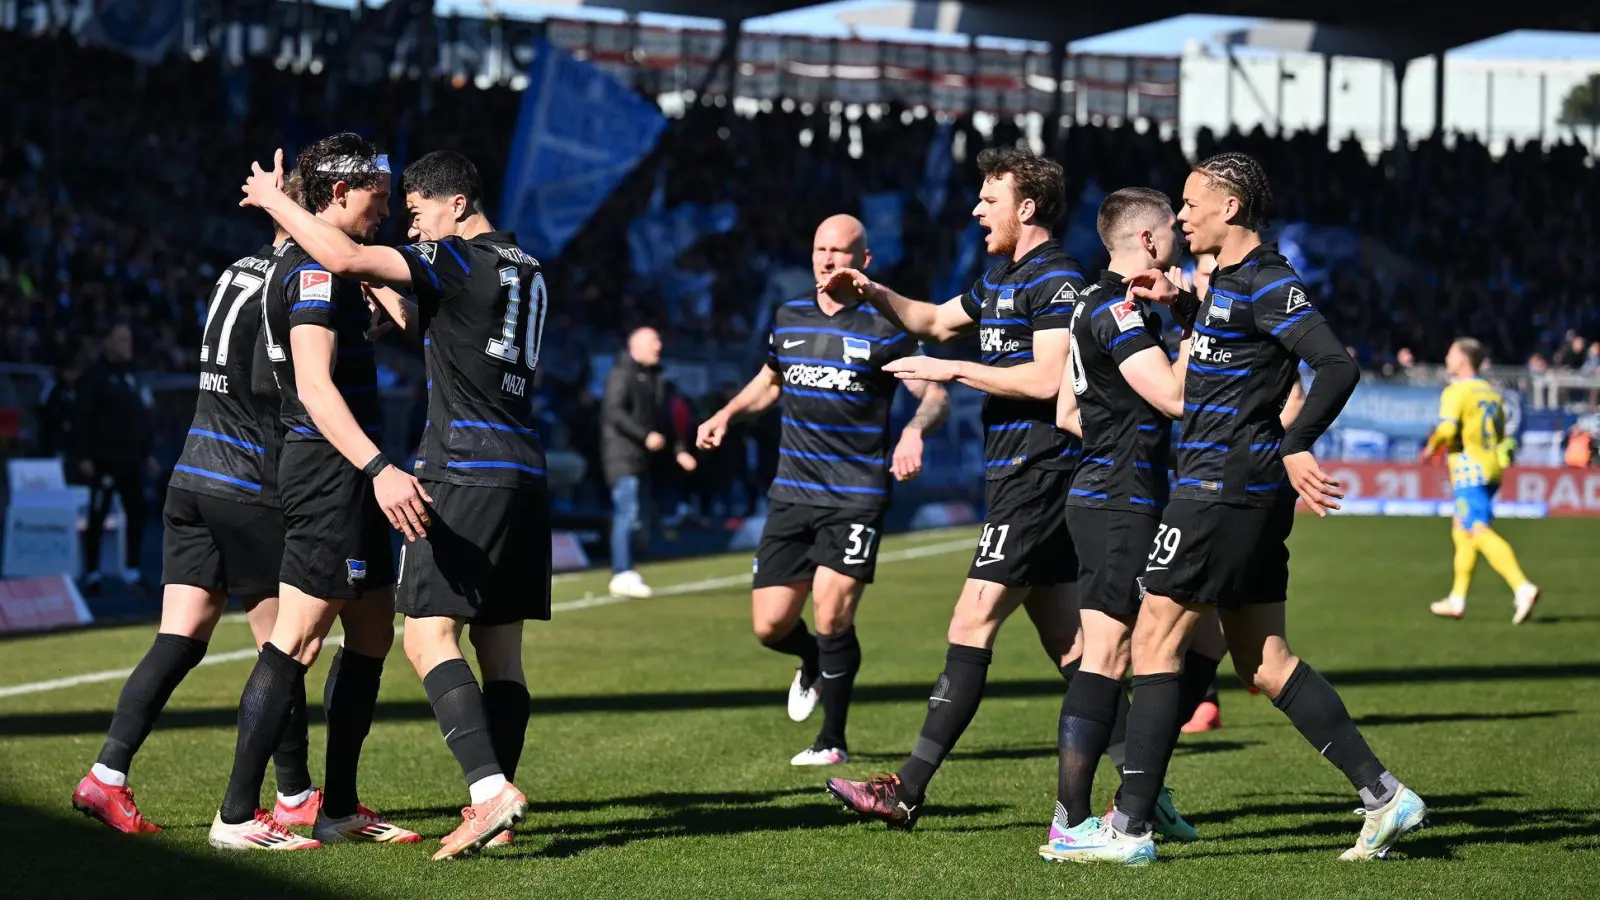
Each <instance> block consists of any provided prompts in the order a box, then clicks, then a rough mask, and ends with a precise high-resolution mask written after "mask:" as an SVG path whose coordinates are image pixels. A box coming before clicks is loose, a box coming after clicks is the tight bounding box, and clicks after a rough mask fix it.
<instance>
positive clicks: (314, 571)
mask: <svg viewBox="0 0 1600 900" xmlns="http://www.w3.org/2000/svg"><path fill="white" fill-rule="evenodd" d="M278 493H279V496H280V497H282V499H283V521H284V540H283V566H282V568H281V569H280V570H279V575H278V580H279V581H281V582H283V583H284V584H287V585H289V586H290V587H295V588H299V589H300V590H302V591H305V592H306V593H307V594H310V595H311V596H313V597H316V598H317V599H319V600H354V599H355V598H357V597H359V596H360V595H361V592H362V591H368V590H372V589H374V588H383V587H388V586H389V585H392V584H394V548H393V547H392V546H391V545H390V543H389V533H390V532H391V531H392V530H393V528H392V527H391V526H390V525H389V520H388V518H386V517H385V516H384V514H383V510H382V509H380V508H379V507H378V498H377V497H375V496H374V495H373V493H372V480H371V479H370V478H368V477H367V476H366V475H363V474H362V473H361V470H360V469H357V468H356V467H355V466H352V465H350V463H349V462H347V461H346V460H345V458H344V457H343V456H341V455H340V454H339V451H337V450H335V449H333V445H331V444H327V443H324V442H322V441H294V442H290V443H286V444H284V445H283V450H282V451H281V454H280V456H279V458H278Z"/></svg>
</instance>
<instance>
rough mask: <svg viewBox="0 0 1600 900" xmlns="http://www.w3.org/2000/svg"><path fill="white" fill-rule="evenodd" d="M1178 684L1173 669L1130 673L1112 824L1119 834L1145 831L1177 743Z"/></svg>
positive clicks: (1179, 700) (1148, 825) (1178, 721)
mask: <svg viewBox="0 0 1600 900" xmlns="http://www.w3.org/2000/svg"><path fill="white" fill-rule="evenodd" d="M1181 694H1182V686H1181V685H1180V683H1179V681H1178V674H1177V673H1176V672H1168V673H1163V674H1160V675H1136V676H1134V679H1133V706H1132V709H1130V710H1129V712H1128V758H1127V761H1126V762H1125V763H1124V765H1123V769H1122V790H1121V792H1120V793H1119V794H1118V797H1117V811H1116V812H1115V813H1113V814H1112V820H1111V822H1112V825H1114V826H1115V827H1116V828H1117V829H1118V830H1119V831H1121V832H1122V833H1124V834H1133V835H1140V834H1144V833H1146V832H1148V831H1149V830H1150V822H1151V819H1152V817H1153V815H1154V813H1155V808H1156V798H1157V796H1158V795H1159V794H1160V793H1161V783H1162V781H1163V780H1165V779H1166V777H1167V765H1168V763H1170V762H1171V761H1172V750H1173V748H1174V747H1176V746H1177V744H1178V729H1179V728H1180V727H1182V726H1183V720H1182V719H1180V718H1179V714H1180V710H1179V704H1180V703H1181V702H1182V701H1181V696H1180V695H1181Z"/></svg>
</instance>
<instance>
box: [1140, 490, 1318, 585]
mask: <svg viewBox="0 0 1600 900" xmlns="http://www.w3.org/2000/svg"><path fill="white" fill-rule="evenodd" d="M1294 501H1295V495H1294V493H1293V492H1290V491H1285V492H1283V493H1281V494H1279V495H1278V496H1277V497H1275V498H1274V499H1273V504H1272V505H1271V506H1266V507H1260V506H1229V505H1226V504H1223V503H1205V502H1202V501H1199V500H1174V501H1172V502H1171V503H1170V504H1168V506H1167V510H1166V513H1165V514H1164V515H1163V516H1162V517H1161V527H1160V528H1159V529H1158V530H1157V532H1156V536H1155V540H1154V544H1153V546H1152V548H1151V551H1150V559H1149V561H1148V563H1147V565H1146V566H1145V573H1144V586H1145V590H1147V591H1149V592H1150V593H1152V594H1156V595H1158V596H1162V597H1171V598H1172V599H1174V600H1176V601H1178V602H1179V603H1203V604H1206V605H1208V606H1216V607H1220V608H1222V609H1238V608H1239V607H1240V606H1242V605H1244V604H1246V603H1282V602H1284V601H1285V600H1287V599H1288V596H1289V547H1288V545H1287V544H1286V543H1285V541H1287V540H1288V539H1289V531H1290V530H1291V529H1292V528H1294Z"/></svg>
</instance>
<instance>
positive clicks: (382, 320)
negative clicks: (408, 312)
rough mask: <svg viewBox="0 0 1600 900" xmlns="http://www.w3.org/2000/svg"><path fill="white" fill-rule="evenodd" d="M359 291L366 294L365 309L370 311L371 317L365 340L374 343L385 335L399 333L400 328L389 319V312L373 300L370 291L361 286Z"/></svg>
mask: <svg viewBox="0 0 1600 900" xmlns="http://www.w3.org/2000/svg"><path fill="white" fill-rule="evenodd" d="M361 290H363V291H365V292H366V295H367V308H368V309H370V310H372V317H371V318H370V319H369V320H368V321H367V340H369V341H376V340H378V339H379V338H381V337H383V336H384V335H386V334H393V333H394V332H396V331H399V330H400V326H399V325H397V324H395V321H394V320H393V319H391V318H389V311H388V310H386V309H384V308H383V307H382V306H381V305H380V304H379V303H378V302H377V301H376V300H375V299H373V297H372V289H371V288H369V287H367V286H366V285H362V286H361Z"/></svg>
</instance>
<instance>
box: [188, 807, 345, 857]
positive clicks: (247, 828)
mask: <svg viewBox="0 0 1600 900" xmlns="http://www.w3.org/2000/svg"><path fill="white" fill-rule="evenodd" d="M211 846H213V847H216V848H217V849H218V850H311V849H313V848H316V847H321V846H322V842H321V841H314V840H312V839H311V838H303V837H301V836H300V835H298V834H295V833H294V832H292V831H290V830H289V829H287V828H285V827H283V826H282V825H279V824H278V822H277V820H276V819H274V818H272V814H271V813H269V812H267V811H266V810H264V809H258V810H256V817H255V818H254V819H251V820H250V821H248V822H242V823H240V824H238V825H229V824H227V823H225V822H223V821H222V811H221V810H218V811H217V817H216V818H215V819H213V820H211Z"/></svg>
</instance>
